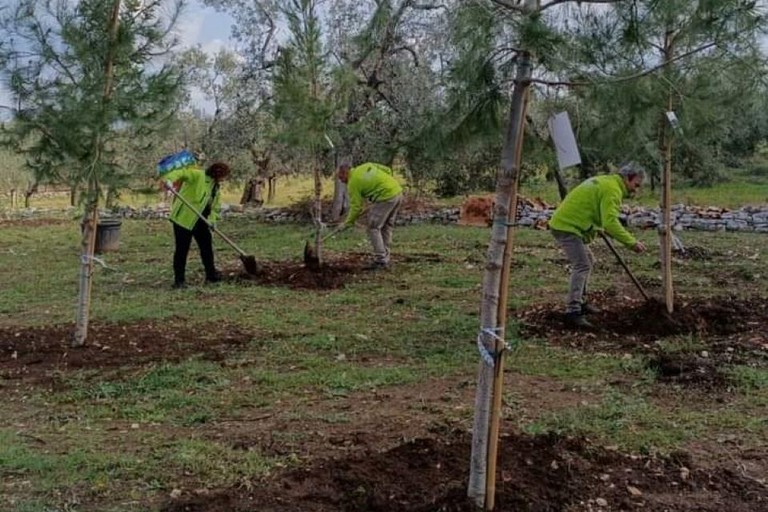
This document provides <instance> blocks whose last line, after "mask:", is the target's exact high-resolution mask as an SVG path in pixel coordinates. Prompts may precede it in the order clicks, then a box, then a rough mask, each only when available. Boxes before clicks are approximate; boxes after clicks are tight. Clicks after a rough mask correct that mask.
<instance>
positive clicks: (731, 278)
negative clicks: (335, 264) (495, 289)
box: [0, 189, 768, 512]
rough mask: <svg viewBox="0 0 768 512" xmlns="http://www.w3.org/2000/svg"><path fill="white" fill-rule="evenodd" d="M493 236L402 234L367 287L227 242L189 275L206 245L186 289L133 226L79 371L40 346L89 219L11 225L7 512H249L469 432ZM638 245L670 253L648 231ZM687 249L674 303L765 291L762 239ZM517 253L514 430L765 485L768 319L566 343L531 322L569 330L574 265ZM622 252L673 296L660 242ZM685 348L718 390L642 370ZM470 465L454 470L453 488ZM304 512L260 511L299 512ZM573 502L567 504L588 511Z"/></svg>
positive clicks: (525, 244)
mask: <svg viewBox="0 0 768 512" xmlns="http://www.w3.org/2000/svg"><path fill="white" fill-rule="evenodd" d="M278 190H280V189H278ZM761 193H765V190H763V191H762V192H761ZM221 228H222V229H223V230H225V232H227V233H228V234H229V235H230V236H231V237H232V238H233V239H234V240H236V241H237V242H238V243H239V244H240V245H241V246H242V247H243V248H244V249H245V250H246V251H247V252H251V253H253V254H254V255H255V256H256V257H257V259H259V260H261V261H262V262H288V261H292V262H298V261H300V259H301V254H302V248H303V245H304V240H305V239H306V237H307V236H308V232H309V229H308V228H307V227H302V226H274V225H264V224H258V223H255V222H252V221H247V220H244V219H233V220H226V221H225V222H224V223H223V224H222V226H221ZM488 234H489V233H488V230H487V229H483V228H468V227H457V226H439V225H419V226H410V227H403V228H398V229H397V230H396V232H395V237H396V240H395V248H394V250H395V265H394V268H393V269H392V270H390V271H386V272H379V273H366V272H355V273H353V274H352V275H350V276H348V277H349V279H348V281H347V283H346V285H345V286H343V287H341V288H336V289H321V290H315V289H306V288H298V289H297V288H291V287H288V286H277V285H273V286H264V285H259V284H258V283H256V282H250V281H247V280H243V279H240V277H239V274H238V273H239V270H240V269H239V262H238V260H237V256H236V254H234V253H233V251H231V249H229V248H228V247H227V246H226V245H224V244H222V243H221V242H220V241H218V240H217V242H216V246H217V252H216V256H217V258H218V260H217V262H218V264H219V266H220V267H222V268H223V269H224V270H225V272H226V273H227V275H228V276H229V278H228V279H227V280H225V282H224V283H221V284H220V285H215V286H204V285H202V284H199V283H202V272H201V270H200V268H199V267H200V265H199V260H198V257H197V253H196V252H195V248H194V247H193V250H192V252H191V253H190V260H189V268H188V272H189V274H190V275H189V277H188V280H189V281H190V282H191V283H192V286H191V287H190V288H189V289H187V290H183V291H176V290H172V289H171V286H170V285H171V282H172V270H171V255H172V250H173V247H172V244H173V242H172V234H171V229H170V226H169V224H168V222H166V221H137V220H126V221H125V222H124V223H123V225H122V231H121V248H120V250H119V251H118V252H116V253H112V254H106V255H104V258H103V259H104V262H105V264H106V265H107V266H108V268H101V267H97V270H96V275H95V282H94V288H93V306H92V309H91V311H92V317H91V322H92V324H91V330H92V333H93V337H92V339H91V340H90V343H91V347H90V348H89V349H88V350H89V352H87V356H82V355H79V354H78V353H77V351H76V350H72V351H66V352H56V354H55V355H51V353H50V352H51V351H47V349H46V345H45V344H44V343H41V340H47V341H46V343H56V344H58V345H59V346H61V345H62V344H64V345H65V344H66V339H67V336H68V335H69V333H70V332H71V329H72V326H71V323H72V321H73V319H74V313H75V303H76V298H77V277H78V262H79V256H78V243H79V238H78V236H79V235H78V229H77V224H76V222H75V221H71V222H70V221H58V220H57V221H54V220H52V221H50V222H36V223H35V224H34V226H33V225H32V224H25V223H24V222H7V223H4V224H3V223H0V269H2V276H3V277H2V283H1V284H0V287H2V293H0V343H1V345H0V348H2V349H3V352H2V353H1V356H2V358H3V359H2V361H0V376H1V377H3V378H2V379H0V394H2V396H3V403H4V406H3V414H2V416H1V417H0V481H1V483H0V486H2V493H0V494H1V495H2V497H1V498H0V510H9V511H10V510H15V511H23V512H32V511H35V512H43V511H53V510H56V511H64V510H78V511H79V510H92V511H97V510H98V511H134V510H136V511H138V510H183V508H182V507H181V506H180V505H179V506H178V508H174V506H175V505H173V504H174V503H177V502H178V500H180V499H186V498H188V499H192V498H189V497H190V496H192V497H194V499H199V500H202V501H201V503H203V502H204V503H208V505H207V507H206V506H202V505H200V506H199V508H189V509H188V510H225V509H228V508H227V506H228V505H226V504H227V503H230V504H231V506H230V508H229V509H231V510H247V508H246V506H245V505H242V503H243V502H244V501H242V500H246V498H245V496H246V494H247V495H249V496H250V495H253V493H256V494H258V492H259V491H258V490H259V489H260V488H261V486H267V487H265V488H266V489H274V488H275V487H270V485H271V484H270V482H272V480H271V479H273V478H277V477H278V476H279V475H282V474H283V473H284V472H286V471H291V470H294V469H296V468H303V467H309V466H310V465H311V464H313V463H314V462H315V461H318V460H326V461H331V460H340V459H343V458H345V457H350V456H352V454H354V453H357V452H358V451H360V450H363V449H364V448H370V449H372V450H374V451H373V452H372V453H384V450H388V449H391V448H393V447H397V446H406V445H407V446H411V445H409V444H408V443H410V442H412V441H413V440H415V439H423V438H429V437H434V436H437V438H438V439H442V438H447V437H446V436H447V435H448V434H444V435H441V434H439V433H440V432H443V433H445V432H449V431H450V432H461V433H466V432H467V431H468V430H469V429H470V428H471V425H472V417H473V399H474V378H475V377H474V376H475V374H476V369H477V364H478V354H477V349H476V347H475V338H476V336H477V331H478V327H479V320H478V309H479V301H480V295H481V293H480V286H481V280H482V275H483V265H484V259H485V251H486V246H487V243H488ZM640 237H641V238H642V239H643V240H644V241H645V242H646V243H647V244H648V245H649V247H655V246H656V245H657V241H656V237H655V234H654V233H653V232H651V231H647V232H644V233H641V234H640ZM683 240H684V242H685V243H686V244H688V245H694V246H700V247H704V248H706V249H707V250H708V251H709V255H710V256H709V257H708V258H702V259H686V260H680V261H678V262H677V264H676V267H675V271H676V286H677V290H676V291H677V293H678V294H679V299H678V300H679V302H678V305H679V307H680V308H681V311H687V309H686V308H690V307H693V306H690V305H691V304H694V305H697V307H699V306H700V307H702V308H705V309H706V308H709V307H710V305H711V303H713V301H714V302H716V303H717V304H715V305H716V306H717V307H721V309H722V307H726V306H728V304H731V303H735V302H734V301H737V300H741V299H743V300H752V301H753V302H751V303H750V304H759V302H754V301H755V300H756V299H755V298H765V297H766V292H767V291H768V285H767V284H766V280H765V269H766V265H768V251H766V247H768V246H767V245H766V240H765V238H764V237H761V236H756V235H747V234H731V233H716V234H712V233H698V232H690V233H684V234H683ZM515 243H516V246H515V255H514V263H513V268H512V277H511V283H510V287H511V289H510V317H509V321H510V329H509V330H510V341H511V342H512V344H513V345H514V350H513V351H512V352H511V353H510V357H509V358H508V366H507V379H506V386H505V391H504V393H505V394H504V426H503V432H504V433H505V434H504V435H507V436H518V435H525V436H532V437H531V439H542V437H541V436H548V435H556V436H564V438H570V436H577V437H584V438H586V439H589V440H590V442H594V443H596V445H597V446H600V447H608V449H609V450H612V451H613V452H612V453H615V452H621V453H625V454H627V456H629V454H633V456H634V455H637V456H642V457H646V456H653V457H655V456H657V455H658V456H667V455H669V454H673V453H687V454H688V455H687V457H689V458H690V460H689V462H688V464H689V465H690V466H691V468H690V469H691V471H693V472H694V473H695V471H694V469H693V468H694V467H707V465H711V466H712V467H719V466H723V465H726V466H728V467H730V465H732V466H733V467H740V468H742V470H743V472H744V474H745V475H748V476H749V478H752V479H753V480H754V479H757V480H760V479H764V477H765V470H766V468H767V467H766V463H765V460H766V459H765V457H764V456H765V455H766V454H768V452H766V449H765V446H766V442H767V441H768V419H767V418H766V414H765V410H766V406H768V357H767V354H768V340H766V339H765V330H764V326H755V325H747V324H749V322H750V321H751V320H750V318H751V317H749V318H747V317H748V316H749V315H751V314H757V313H755V312H754V311H748V310H747V309H748V308H745V309H744V310H743V312H742V313H743V315H745V316H744V318H745V321H744V331H743V332H744V333H748V336H747V335H746V334H745V335H744V336H741V334H740V333H742V331H734V332H731V330H728V329H726V328H719V327H716V326H715V325H710V326H709V327H710V331H700V332H697V331H695V330H693V331H691V332H687V333H674V334H671V335H667V334H663V333H662V334H659V335H658V336H656V335H654V334H653V332H655V331H652V329H651V328H652V327H653V326H646V325H645V324H642V325H641V324H638V325H639V327H638V331H643V335H642V336H639V337H637V338H633V333H628V334H626V335H625V334H621V335H619V334H616V333H603V334H598V335H596V336H592V337H590V336H581V335H580V336H579V337H571V336H570V335H569V334H568V333H567V331H562V330H559V327H557V326H556V325H555V324H554V323H553V324H552V329H549V328H548V327H547V326H546V325H545V326H544V327H542V328H541V329H540V330H538V331H537V330H535V329H532V328H529V327H526V325H525V324H526V319H530V318H551V319H556V318H557V316H556V312H557V311H559V309H560V302H561V299H562V296H563V294H564V292H565V286H566V279H567V271H566V269H565V266H564V262H563V260H562V256H561V255H560V254H559V252H558V251H557V250H556V247H555V246H554V244H553V242H552V240H551V237H550V235H549V234H548V233H547V232H542V231H534V230H520V231H518V232H517V233H516V236H515ZM327 250H328V251H329V257H330V259H331V261H333V259H334V258H339V257H341V256H342V255H343V254H350V253H353V254H362V253H366V252H367V251H368V244H367V242H366V240H365V237H364V233H363V232H361V231H359V230H357V231H354V232H348V233H346V234H344V235H342V236H341V237H339V238H338V239H332V240H330V241H329V242H328V244H327ZM595 252H596V254H597V257H598V261H599V264H598V267H597V269H596V271H595V275H594V278H593V282H592V285H591V289H592V290H593V293H594V296H595V298H596V302H597V303H598V305H600V306H601V307H603V308H605V309H606V310H607V311H609V312H610V314H611V315H613V317H610V318H617V319H618V320H617V322H619V323H620V322H622V321H623V318H624V317H623V315H629V313H628V311H630V310H629V309H628V308H631V307H632V308H634V307H638V303H637V301H636V299H637V297H638V294H637V291H636V290H634V288H633V287H632V284H631V283H630V282H629V280H628V279H627V277H626V276H625V275H623V274H622V271H621V269H620V268H619V267H618V266H617V265H616V264H615V263H614V262H613V261H612V259H611V256H610V253H609V252H608V251H607V250H606V249H605V248H604V247H601V246H596V247H595ZM625 256H626V259H627V260H628V262H629V265H630V266H631V267H632V269H633V270H635V271H636V273H637V275H638V277H639V279H640V280H641V282H642V283H644V284H645V285H646V286H647V288H648V290H649V291H650V292H651V293H652V294H655V295H659V293H660V288H659V279H658V276H659V269H658V268H657V265H656V254H655V251H654V250H653V249H651V250H650V251H649V253H648V254H645V255H641V256H638V255H634V254H629V253H628V252H627V253H626V254H625ZM708 300H709V302H707V301H708ZM708 304H710V305H708ZM758 309H759V308H758ZM550 311H551V312H552V313H551V316H547V315H549V314H550V313H549V312H550ZM633 311H634V310H633ZM706 311H708V312H710V311H719V310H716V308H715V306H712V309H706ZM739 311H741V310H739ZM607 314H608V313H606V315H607ZM708 314H709V313H708ZM712 314H714V313H712ZM537 315H538V316H537ZM605 318H606V319H607V318H609V317H608V316H606V317H605ZM702 318H703V317H702ZM706 318H710V317H706ZM626 319H627V321H629V320H630V318H629V317H628V316H627V318H626ZM733 320H734V321H735V320H736V319H733ZM552 321H553V322H555V323H556V320H552ZM648 323H653V319H651V320H650V321H649V322H648ZM718 325H719V324H718ZM739 325H741V324H739ZM761 329H762V330H761ZM646 330H647V332H646ZM649 333H650V334H649ZM740 336H741V337H740ZM761 336H762V338H761ZM742 338H743V339H742ZM747 338H749V339H747ZM18 340H25V341H24V343H21V342H19V341H18ZM94 340H96V342H97V343H98V345H97V346H93V343H94ZM30 347H34V349H32V348H30ZM745 347H750V348H749V349H747V348H745ZM729 348H730V350H729ZM680 352H684V353H686V354H693V355H695V356H696V357H699V358H701V357H705V358H708V359H709V360H711V361H712V365H713V366H712V368H713V370H717V375H718V376H719V377H718V378H719V379H720V380H696V379H691V381H690V382H688V381H685V380H682V379H680V380H675V379H672V380H667V381H664V380H660V379H659V378H658V377H659V375H658V374H657V373H656V371H655V370H654V366H653V365H650V364H649V362H650V361H651V360H652V359H653V358H654V357H658V356H659V355H663V356H665V357H667V356H669V357H671V355H674V354H679V353H680ZM704 352H707V353H708V354H707V355H706V356H702V355H701V354H702V353H704ZM728 354H731V356H732V357H731V358H727V356H728ZM54 356H55V357H54ZM22 361H23V364H22ZM705 367H706V368H709V366H706V365H705V364H704V363H702V364H701V366H700V367H697V370H695V371H699V370H698V368H705ZM694 373H695V372H694ZM694 376H695V375H694ZM436 433H438V434H436ZM462 439H464V438H462ZM508 439H510V440H509V441H508V443H511V442H512V441H511V439H513V438H512V437H510V438H508ZM515 439H516V438H515ZM526 439H528V438H526ZM502 444H504V441H502ZM465 445H466V443H464V444H462V446H465ZM424 453H426V452H424ZM509 457H510V458H511V457H512V455H511V454H510V455H509ZM750 457H752V458H750ZM755 457H757V458H755ZM509 460H511V459H508V460H507V463H509ZM558 460H559V459H558ZM601 460H602V459H601ZM605 460H607V459H605ZM622 460H623V459H622ZM626 460H628V461H629V460H630V459H629V458H627V459H626ZM632 460H634V459H632ZM761 461H762V462H761ZM551 462H552V461H551V460H544V461H542V462H541V463H542V464H544V465H545V466H547V467H548V466H549V465H550V463H551ZM468 463H469V461H468V459H466V461H465V460H464V459H461V458H460V459H459V461H458V463H457V464H453V465H457V466H461V467H459V468H458V469H457V471H459V472H460V473H462V472H465V470H466V467H465V466H467V465H468ZM328 464H331V463H330V462H328ZM446 464H447V463H446ZM536 464H538V462H537V463H536ZM694 464H695V465H696V466H694ZM327 467H331V466H327ZM636 471H642V468H641V467H638V468H637V469H636ZM677 471H679V468H678V469H677ZM734 471H735V470H734ZM758 471H763V473H759V472H758ZM321 473H322V474H329V470H327V469H326V470H324V471H322V472H321ZM331 473H333V472H332V471H331ZM599 475H600V472H598V473H597V474H596V476H594V478H595V481H598V477H599ZM379 476H380V477H382V478H386V470H385V469H381V472H380V473H379ZM403 478H406V477H403ZM509 478H513V477H512V476H509ZM692 478H693V477H692ZM745 478H746V477H745ZM297 485H298V484H297ZM356 485H359V486H363V487H365V485H364V484H362V483H359V482H358V483H357V484H356ZM366 485H367V484H366ZM456 485H457V486H458V487H457V488H461V486H462V485H463V484H462V483H461V479H460V478H459V479H458V483H457V484H456ZM755 485H757V484H755ZM281 488H282V489H284V492H288V491H285V489H286V487H281ZM265 492H266V491H265ZM270 492H272V491H270ZM292 492H298V491H295V490H294V491H292ZM355 492H357V491H355V488H354V487H353V488H352V490H351V491H349V493H347V494H348V495H349V496H353V497H354V495H355ZM222 493H223V494H222ZM249 493H250V494H249ZM342 494H343V493H342ZM209 496H214V497H216V500H218V501H216V503H220V504H222V503H223V504H222V505H216V506H221V507H224V508H215V507H214V505H213V503H214V499H213V498H210V501H205V500H209V498H208V497H209ZM264 496H266V494H265V495H264ZM269 496H272V495H271V494H270V495H269ZM766 496H768V492H767V493H766ZM270 499H271V498H270ZM286 499H287V498H286ZM339 499H341V498H339ZM563 499H565V498H563ZM648 499H650V498H648ZM222 500H224V501H222ZM226 500H233V501H231V502H230V501H226ZM236 500H240V501H236ZM264 500H265V501H264V503H267V502H269V503H272V501H269V500H267V498H264ZM255 503H256V502H253V506H254V507H255V508H253V510H260V508H259V506H257V505H256V504H255ZM274 503H278V501H274ZM355 503H358V502H355ZM359 503H365V501H360V502H359ZM767 503H768V502H766V503H764V504H763V505H762V506H766V507H768V504H767ZM305 505H306V503H305ZM292 506H293V508H291V505H290V504H289V505H286V508H284V509H283V508H279V506H278V505H274V507H273V508H268V507H267V508H264V509H263V510H291V509H293V510H302V507H301V506H300V505H292ZM550 506H553V507H554V506H555V505H550ZM329 507H330V508H328V509H321V508H317V509H314V508H313V509H309V508H305V509H304V510H332V509H334V508H333V506H331V505H329ZM346 507H347V508H346V510H366V508H365V506H364V505H359V508H355V506H353V505H346ZM574 507H575V508H568V510H587V508H583V509H582V508H578V507H576V506H575V505H574ZM585 507H586V505H585ZM337 509H338V510H341V509H342V508H337ZM394 509H399V510H411V509H408V508H407V507H406V506H405V505H402V506H400V507H399V508H398V507H395V508H393V510H394ZM534 509H535V508H534ZM556 509H557V510H559V509H558V508H541V510H556ZM673 509H674V508H673ZM381 510H383V509H381ZM413 510H415V509H413ZM420 510H427V508H424V509H420ZM457 510H458V509H457ZM531 510H533V509H531ZM562 510H566V508H562ZM595 510H597V509H595ZM605 510H608V509H605ZM653 510H661V509H660V508H658V509H653ZM675 510H689V509H688V508H685V509H683V508H677V509H675ZM690 510H693V508H691V509H690ZM697 510H715V509H709V508H707V509H704V508H701V509H697ZM735 510H741V509H735ZM745 510H746V509H745ZM754 510H756V511H757V510H759V508H754ZM762 510H768V508H763V509H762Z"/></svg>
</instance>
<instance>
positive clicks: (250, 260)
mask: <svg viewBox="0 0 768 512" xmlns="http://www.w3.org/2000/svg"><path fill="white" fill-rule="evenodd" d="M165 188H167V189H168V190H170V192H171V193H172V194H173V195H174V197H176V198H177V199H178V200H179V201H181V202H182V203H184V206H186V207H187V208H189V209H190V210H192V211H193V212H194V214H195V215H197V216H198V218H200V220H202V221H203V222H205V223H206V224H207V225H208V227H209V228H211V231H213V232H214V233H216V234H217V235H219V236H220V237H221V238H222V240H224V241H225V242H226V243H227V245H229V246H230V247H232V248H233V249H234V250H235V251H237V253H238V254H239V255H240V261H242V262H243V267H244V268H245V271H246V272H248V273H249V274H251V275H253V276H255V275H257V274H258V273H259V264H258V263H256V258H254V257H253V256H250V255H248V254H246V253H245V251H243V250H242V249H241V248H240V247H238V246H237V245H236V244H235V242H233V241H232V240H230V238H229V237H228V236H227V235H225V234H224V233H222V232H221V231H219V229H218V228H217V227H216V226H215V225H213V224H212V223H211V221H209V220H208V219H206V218H205V217H204V216H203V214H202V213H200V212H199V211H198V210H197V208H195V207H194V206H192V205H191V204H190V203H189V201H187V200H186V199H184V198H183V197H181V194H179V193H178V192H176V189H174V188H173V187H172V186H168V184H166V185H165Z"/></svg>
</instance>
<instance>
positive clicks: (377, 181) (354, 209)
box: [344, 162, 403, 226]
mask: <svg viewBox="0 0 768 512" xmlns="http://www.w3.org/2000/svg"><path fill="white" fill-rule="evenodd" d="M347 192H348V193H349V213H348V214H347V220H345V221H344V223H345V224H347V225H348V226H351V225H353V224H354V223H355V221H356V220H357V218H358V217H359V216H360V214H361V213H362V211H363V203H364V201H366V200H367V201H371V202H374V203H381V202H384V201H389V200H390V199H392V198H394V197H397V196H398V195H400V194H401V193H402V192H403V187H401V186H400V183H398V182H397V180H396V179H395V178H394V176H393V175H392V169H390V168H389V167H387V166H386V165H381V164H375V163H372V162H366V163H364V164H362V165H358V166H357V167H354V168H353V169H350V171H349V180H347Z"/></svg>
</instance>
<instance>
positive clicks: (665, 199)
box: [659, 32, 675, 314]
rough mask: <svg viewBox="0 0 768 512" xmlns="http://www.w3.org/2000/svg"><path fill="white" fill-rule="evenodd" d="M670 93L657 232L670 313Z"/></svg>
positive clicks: (667, 48) (669, 46)
mask: <svg viewBox="0 0 768 512" xmlns="http://www.w3.org/2000/svg"><path fill="white" fill-rule="evenodd" d="M672 38H673V36H672V34H671V33H670V32H667V34H666V35H665V38H664V62H665V67H667V66H669V63H670V62H671V60H672V58H673V57H674V42H673V39H672ZM672 108H673V103H672V93H671V92H670V93H669V96H668V99H667V108H666V111H665V112H664V113H663V114H662V119H661V133H660V145H661V154H662V160H663V162H664V168H663V170H662V179H661V182H662V191H661V212H662V219H661V231H660V233H659V246H660V249H661V258H660V259H661V268H662V281H663V284H664V304H665V305H666V307H667V313H670V314H671V313H672V312H673V311H674V309H675V305H674V300H675V299H674V290H673V285H672V137H671V135H670V131H671V129H670V127H669V121H668V119H667V116H666V113H667V112H672Z"/></svg>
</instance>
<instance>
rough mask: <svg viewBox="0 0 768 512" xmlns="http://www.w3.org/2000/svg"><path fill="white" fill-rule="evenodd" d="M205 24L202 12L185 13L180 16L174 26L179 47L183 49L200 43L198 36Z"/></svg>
mask: <svg viewBox="0 0 768 512" xmlns="http://www.w3.org/2000/svg"><path fill="white" fill-rule="evenodd" d="M204 22H205V14H204V13H203V12H202V11H199V10H197V11H194V12H193V11H191V10H190V11H187V12H186V13H184V14H182V15H181V17H180V19H179V22H178V24H177V25H176V35H177V36H178V38H179V45H180V46H182V47H184V48H189V47H191V46H195V45H196V44H198V43H199V42H200V35H201V33H202V30H203V23H204Z"/></svg>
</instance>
